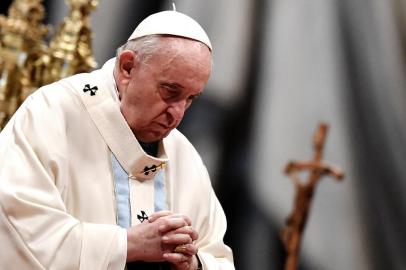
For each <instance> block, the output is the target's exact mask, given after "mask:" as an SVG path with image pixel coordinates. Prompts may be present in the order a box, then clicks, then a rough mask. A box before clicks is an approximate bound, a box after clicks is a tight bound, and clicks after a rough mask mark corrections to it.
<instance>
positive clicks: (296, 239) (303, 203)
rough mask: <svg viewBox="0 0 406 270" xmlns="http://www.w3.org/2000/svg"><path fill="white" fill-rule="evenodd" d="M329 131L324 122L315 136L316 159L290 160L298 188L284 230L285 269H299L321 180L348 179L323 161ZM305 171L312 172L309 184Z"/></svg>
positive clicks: (287, 170)
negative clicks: (302, 244) (314, 198)
mask: <svg viewBox="0 0 406 270" xmlns="http://www.w3.org/2000/svg"><path fill="white" fill-rule="evenodd" d="M327 131H328V125H327V124H325V123H321V124H319V127H318V129H317V130H316V132H315V133H314V137H313V147H314V157H313V160H310V161H290V162H289V163H288V164H287V165H286V167H285V174H287V175H288V176H289V177H291V178H292V180H293V183H294V184H295V189H296V194H295V201H294V208H293V211H292V213H291V214H290V216H289V217H288V219H287V220H286V227H285V228H284V229H283V231H282V242H283V245H284V247H285V250H286V260H285V268H284V269H285V270H295V269H296V267H297V263H298V256H299V249H300V242H301V238H302V233H303V230H304V227H305V224H306V220H307V217H308V215H309V212H310V207H311V202H312V198H313V194H314V191H315V188H316V185H317V183H318V182H319V180H320V178H321V177H322V176H326V175H329V176H333V177H334V178H336V179H337V180H341V179H343V177H344V174H343V172H342V171H341V170H339V169H338V168H335V167H333V166H331V165H328V164H327V163H324V162H323V160H322V156H323V148H324V142H325V139H326V135H327ZM303 171H309V173H310V174H309V177H308V179H307V180H306V181H303V180H302V179H300V177H299V173H300V172H303Z"/></svg>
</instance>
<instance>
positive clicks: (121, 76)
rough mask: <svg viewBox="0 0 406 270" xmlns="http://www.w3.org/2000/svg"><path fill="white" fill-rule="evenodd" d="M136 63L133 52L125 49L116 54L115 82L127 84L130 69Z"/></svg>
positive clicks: (129, 77)
mask: <svg viewBox="0 0 406 270" xmlns="http://www.w3.org/2000/svg"><path fill="white" fill-rule="evenodd" d="M135 65H136V59H135V52H133V51H130V50H125V51H123V52H121V53H120V55H119V56H118V66H117V74H116V75H117V77H116V79H117V84H118V85H127V84H128V82H129V81H130V79H131V70H132V69H133V67H134V66H135Z"/></svg>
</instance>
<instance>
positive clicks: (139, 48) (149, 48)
mask: <svg viewBox="0 0 406 270" xmlns="http://www.w3.org/2000/svg"><path fill="white" fill-rule="evenodd" d="M159 41H160V36H159V35H149V36H144V37H141V38H137V39H133V40H130V41H127V42H126V43H125V44H124V45H122V46H121V47H119V48H118V49H117V53H116V56H118V55H119V54H120V53H121V52H122V51H124V50H131V51H133V52H137V54H136V58H137V60H138V61H139V62H140V63H143V64H145V63H147V62H148V60H149V58H150V57H151V56H152V55H153V54H155V53H157V52H158V50H159V49H160V45H159Z"/></svg>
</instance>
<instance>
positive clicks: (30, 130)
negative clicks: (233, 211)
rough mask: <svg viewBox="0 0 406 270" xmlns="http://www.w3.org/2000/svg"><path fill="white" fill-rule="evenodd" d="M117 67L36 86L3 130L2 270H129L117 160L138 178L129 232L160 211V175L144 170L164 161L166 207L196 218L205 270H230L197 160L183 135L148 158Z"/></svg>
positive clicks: (133, 183)
mask: <svg viewBox="0 0 406 270" xmlns="http://www.w3.org/2000/svg"><path fill="white" fill-rule="evenodd" d="M113 65H114V61H109V62H107V64H106V65H105V66H104V67H103V68H102V69H100V70H97V71H94V72H92V73H88V74H79V75H75V76H73V77H70V78H66V79H63V80H61V81H59V82H56V83H53V84H51V85H48V86H44V87H42V88H40V89H39V90H38V91H36V92H35V93H34V94H33V95H31V96H30V97H29V98H27V100H26V101H25V102H24V104H23V105H22V106H21V107H20V108H19V110H18V111H17V112H16V114H15V115H14V116H13V118H12V119H11V120H10V121H9V123H8V124H7V126H6V127H5V128H4V130H3V131H2V132H1V134H0V207H1V208H0V246H1V251H0V269H5V270H6V269H19V270H20V269H21V270H24V269H30V270H34V269H58V270H61V269H84V270H89V269H92V270H93V269H94V270H96V269H120V270H121V269H124V268H125V263H126V254H127V234H126V230H125V229H123V228H120V227H119V226H117V225H116V224H117V209H116V201H115V193H114V180H113V173H112V167H111V153H113V154H114V156H115V157H116V158H117V160H118V162H119V163H120V165H121V166H122V167H123V169H124V170H125V171H126V172H127V173H128V174H129V175H130V176H131V177H132V179H130V185H129V186H130V195H131V202H130V204H131V212H132V224H136V223H137V222H139V221H138V220H136V214H137V213H139V211H140V210H143V211H145V212H146V213H148V214H150V213H152V212H153V211H154V210H153V209H154V195H153V194H154V193H153V191H154V190H153V189H154V185H153V181H152V180H151V179H152V178H153V176H154V175H155V173H156V172H154V171H150V173H148V175H146V174H145V173H144V169H145V168H146V167H148V168H151V166H152V165H156V166H159V165H160V164H162V163H166V167H165V190H166V200H167V201H166V203H167V206H168V209H169V210H171V211H173V212H175V213H181V214H184V215H187V216H188V217H190V218H191V220H192V226H193V227H194V228H195V229H196V230H197V231H198V233H199V239H198V240H197V241H196V245H197V247H198V248H199V252H198V256H199V259H200V260H201V262H202V265H203V269H234V266H233V263H232V260H233V259H232V253H231V250H230V249H229V248H228V247H227V246H226V245H225V244H224V243H223V236H224V233H225V230H226V219H225V215H224V212H223V210H222V208H221V206H220V203H219V202H218V200H217V198H216V196H215V194H214V191H213V189H212V186H211V183H210V180H209V176H208V174H207V171H206V168H205V166H204V164H203V163H202V161H201V159H200V156H199V155H198V153H197V152H196V150H195V149H194V147H193V146H192V145H191V144H190V142H189V141H188V140H187V139H186V138H185V137H184V136H183V135H182V134H181V133H180V132H179V131H177V130H173V131H172V132H171V133H170V134H169V135H168V136H167V137H166V138H165V139H163V140H162V143H160V146H159V152H158V157H157V158H154V157H151V156H149V155H147V154H146V153H145V152H144V151H143V150H142V148H141V147H140V145H139V144H138V142H137V140H136V139H135V137H134V135H133V133H132V132H131V130H130V128H129V126H128V125H127V123H126V121H125V119H124V118H123V116H122V114H121V112H120V108H119V103H118V100H117V96H116V93H115V92H114V91H115V86H114V79H113ZM95 87H97V89H96V88H95Z"/></svg>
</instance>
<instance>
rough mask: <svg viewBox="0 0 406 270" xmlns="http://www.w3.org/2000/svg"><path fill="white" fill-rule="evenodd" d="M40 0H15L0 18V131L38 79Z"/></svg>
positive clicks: (41, 46) (41, 49)
mask: <svg viewBox="0 0 406 270" xmlns="http://www.w3.org/2000/svg"><path fill="white" fill-rule="evenodd" d="M41 2H42V0H15V1H14V2H13V3H12V4H11V6H10V8H9V10H8V17H5V16H3V15H0V129H1V128H3V127H4V125H5V123H6V122H7V121H8V119H9V118H10V117H11V115H12V114H13V113H14V112H15V110H16V109H17V108H18V106H20V104H21V103H22V101H23V100H24V99H25V98H26V97H27V95H28V94H29V93H30V91H31V89H32V85H31V84H32V81H36V80H40V77H41V75H40V73H41V71H39V70H37V69H36V62H37V61H38V60H39V59H40V58H41V57H42V55H44V53H45V52H46V45H45V43H44V41H43V38H44V37H45V36H46V34H47V33H48V28H47V27H46V26H45V25H43V24H41V21H42V19H43V17H44V8H43V6H42V3H41Z"/></svg>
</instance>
